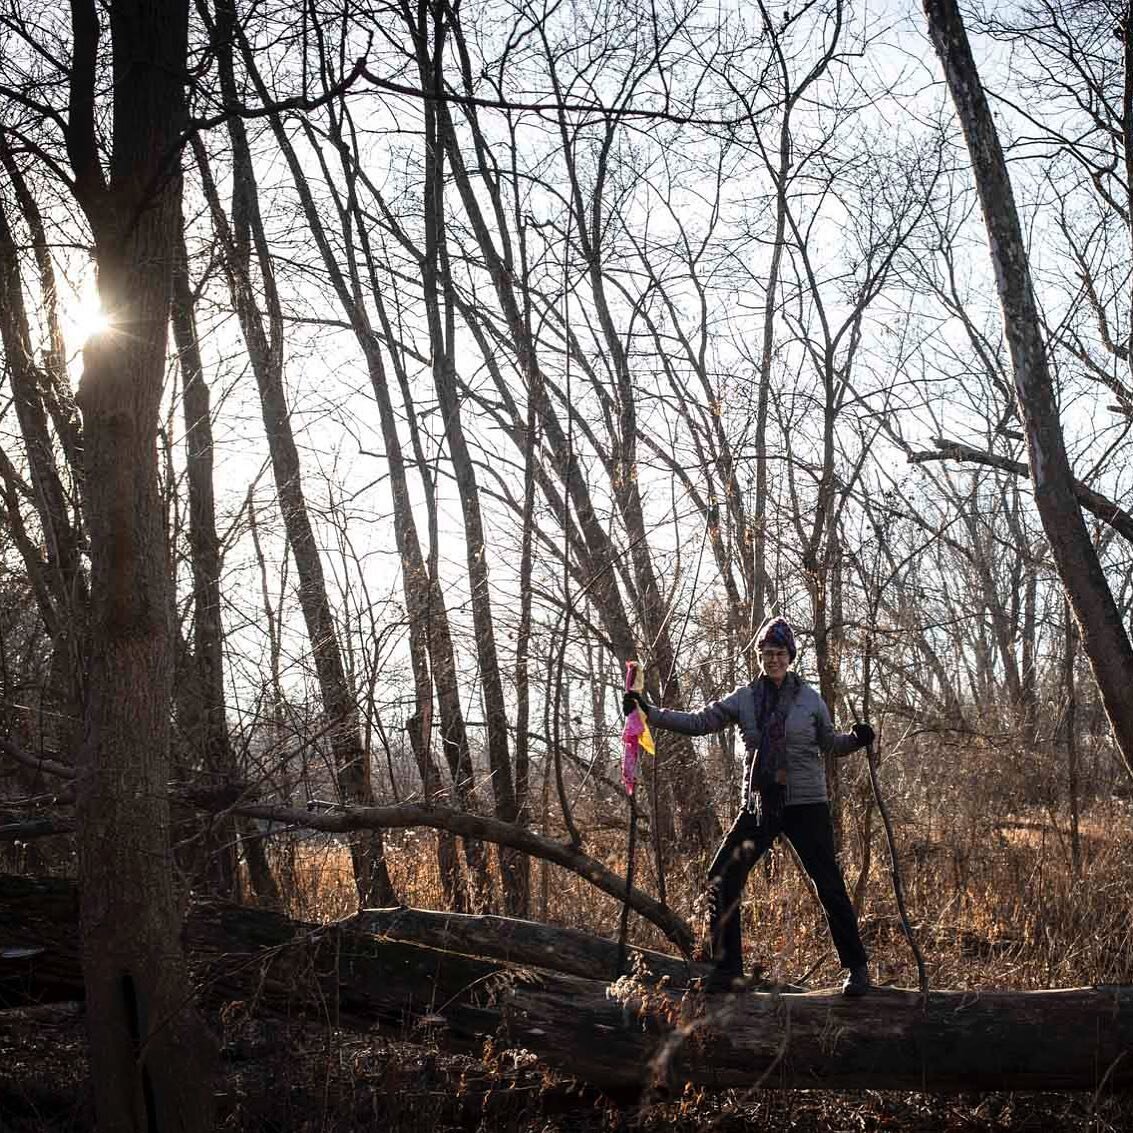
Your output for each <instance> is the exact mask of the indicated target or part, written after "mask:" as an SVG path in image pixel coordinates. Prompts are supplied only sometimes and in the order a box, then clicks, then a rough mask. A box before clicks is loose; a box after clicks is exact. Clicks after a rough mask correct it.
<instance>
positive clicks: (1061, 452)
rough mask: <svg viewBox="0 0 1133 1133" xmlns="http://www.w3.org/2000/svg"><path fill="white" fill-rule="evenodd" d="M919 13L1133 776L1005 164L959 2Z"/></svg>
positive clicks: (1064, 550)
mask: <svg viewBox="0 0 1133 1133" xmlns="http://www.w3.org/2000/svg"><path fill="white" fill-rule="evenodd" d="M925 13H926V16H927V17H928V24H929V31H930V33H931V34H932V37H933V43H934V45H935V47H936V50H937V54H938V55H939V57H940V61H941V64H942V66H943V68H944V72H945V77H946V79H947V81H948V85H949V88H950V90H951V92H952V97H953V100H954V102H955V103H956V109H957V113H958V115H959V118H960V124H961V126H962V127H963V130H964V135H965V138H966V140H967V143H968V150H969V153H970V155H971V160H972V169H973V172H974V174H975V178H976V186H977V188H978V190H979V194H980V202H981V206H982V208H983V214H984V222H985V224H986V226H987V230H988V238H989V241H990V245H991V255H992V262H993V266H994V268H995V275H996V283H997V285H998V288H999V297H1000V303H1001V304H1002V307H1003V322H1004V331H1005V334H1006V337H1007V342H1008V345H1009V347H1010V350H1011V358H1012V364H1013V376H1014V383H1015V391H1016V395H1017V397H1018V401H1019V410H1020V414H1021V416H1022V419H1023V422H1024V426H1025V432H1026V436H1027V448H1028V455H1029V458H1030V459H1029V463H1030V468H1031V475H1032V479H1033V481H1034V486H1035V502H1036V504H1037V506H1038V511H1039V515H1040V517H1041V519H1042V523H1043V529H1044V531H1045V533H1046V537H1047V540H1048V542H1049V544H1050V549H1051V553H1052V555H1053V557H1054V560H1055V563H1056V564H1057V567H1058V573H1059V575H1060V577H1061V578H1062V582H1063V585H1064V586H1065V587H1066V591H1067V595H1068V597H1069V600H1070V603H1071V605H1072V606H1073V608H1074V615H1075V618H1076V619H1077V621H1078V624H1079V627H1080V628H1081V631H1082V647H1083V649H1084V650H1085V652H1086V655H1087V656H1088V657H1089V658H1090V663H1091V665H1092V667H1093V671H1094V678H1095V680H1096V681H1097V684H1098V688H1099V691H1100V692H1101V696H1102V701H1103V703H1104V705H1105V710H1106V714H1107V716H1108V717H1109V720H1110V723H1111V725H1112V727H1113V731H1114V736H1115V738H1116V740H1117V744H1118V747H1119V749H1120V751H1121V753H1122V756H1123V758H1124V760H1125V764H1126V767H1127V768H1128V769H1129V771H1130V773H1131V774H1133V702H1130V699H1129V697H1128V696H1127V695H1126V694H1127V690H1128V688H1129V683H1130V681H1131V680H1133V645H1131V643H1130V640H1129V635H1128V633H1127V632H1126V630H1125V628H1124V626H1123V624H1122V621H1121V617H1120V615H1119V612H1118V610H1117V606H1116V603H1115V602H1114V599H1113V594H1112V592H1111V591H1110V589H1109V584H1108V582H1107V580H1106V577H1105V574H1104V572H1103V571H1102V568H1101V564H1100V562H1099V560H1098V554H1097V550H1096V548H1095V547H1094V545H1093V543H1092V541H1091V539H1090V536H1089V533H1088V532H1087V531H1086V525H1085V523H1084V522H1083V520H1082V512H1081V507H1080V505H1079V503H1078V500H1077V498H1076V496H1075V494H1074V488H1073V480H1074V478H1073V475H1072V473H1071V470H1070V462H1069V459H1068V458H1067V455H1066V447H1065V443H1064V439H1063V434H1062V426H1061V423H1060V420H1059V413H1058V404H1057V400H1056V397H1055V391H1054V386H1053V383H1052V381H1051V375H1050V368H1049V366H1048V363H1047V358H1046V348H1045V344H1044V342H1043V337H1042V330H1041V321H1040V318H1039V313H1038V309H1037V306H1036V303H1035V297H1034V291H1033V287H1032V283H1031V273H1030V268H1029V265H1028V261H1027V254H1026V249H1025V245H1024V242H1023V237H1022V231H1021V228H1020V225H1019V219H1018V215H1017V213H1016V209H1015V198H1014V194H1013V191H1012V187H1011V181H1010V178H1009V176H1008V172H1007V164H1006V161H1005V160H1004V157H1003V150H1002V148H1001V146H1000V143H999V137H998V133H997V131H996V128H995V123H994V121H993V120H992V117H991V111H990V110H989V108H988V104H987V99H986V96H985V95H984V92H983V87H982V86H981V84H980V79H979V74H978V72H977V71H976V67H975V63H974V61H973V59H972V54H971V49H970V47H969V45H968V38H967V33H966V31H965V29H964V24H963V21H962V19H961V17H960V13H959V9H958V8H957V6H956V4H955V3H954V0H926V2H925Z"/></svg>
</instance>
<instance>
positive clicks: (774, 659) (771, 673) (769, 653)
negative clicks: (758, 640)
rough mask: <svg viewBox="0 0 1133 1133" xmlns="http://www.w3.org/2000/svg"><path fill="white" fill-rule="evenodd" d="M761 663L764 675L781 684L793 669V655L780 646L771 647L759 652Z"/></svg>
mask: <svg viewBox="0 0 1133 1133" xmlns="http://www.w3.org/2000/svg"><path fill="white" fill-rule="evenodd" d="M759 663H760V665H761V667H762V668H763V672H764V675H765V676H767V677H768V679H770V680H772V681H774V682H775V683H776V684H779V683H780V682H781V681H782V679H783V678H784V677H785V676H786V675H787V670H788V669H789V668H790V667H791V655H790V654H789V653H788V652H787V651H786V650H785V649H782V648H780V647H779V646H778V645H769V646H767V647H766V648H764V649H761V650H760V651H759Z"/></svg>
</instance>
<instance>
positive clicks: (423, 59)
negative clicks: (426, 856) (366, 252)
mask: <svg viewBox="0 0 1133 1133" xmlns="http://www.w3.org/2000/svg"><path fill="white" fill-rule="evenodd" d="M430 30H432V35H433V44H432V48H431V50H430V47H429V44H428V39H427V36H428V33H429V31H430ZM445 36H446V26H445V19H444V17H443V15H441V14H440V13H437V14H436V15H435V17H434V21H433V27H432V29H429V28H428V27H427V26H426V25H421V26H419V29H418V55H417V62H418V74H419V76H420V78H421V84H422V87H423V89H425V90H426V91H432V92H433V93H434V94H436V93H439V91H440V89H441V86H442V80H441V76H440V67H441V59H442V58H443V53H444V41H445ZM435 106H436V103H435V102H429V101H426V102H425V104H424V112H425V184H424V199H423V208H424V213H425V256H424V259H423V261H422V287H423V292H424V299H425V310H426V315H427V320H428V326H429V339H430V343H431V346H432V351H431V353H432V358H433V382H434V385H435V387H436V390H437V399H438V402H439V404H440V409H441V414H442V417H443V419H444V430H445V440H446V442H447V444H448V450H449V458H450V459H451V460H452V464H453V472H454V474H455V477H456V485H457V491H458V493H459V495H460V507H461V513H462V516H463V519H464V541H465V562H466V564H467V569H468V584H469V592H470V597H471V602H472V622H473V629H474V633H475V638H476V658H477V661H478V662H479V670H480V687H481V690H482V695H483V699H484V710H485V711H484V715H485V718H486V723H487V749H488V766H489V768H490V770H491V775H492V779H491V788H492V795H493V799H494V801H495V812H496V817H497V818H499V819H502V820H503V821H504V822H511V823H514V822H516V821H517V819H518V818H519V809H518V807H517V805H516V797H515V787H514V779H513V775H512V766H511V755H510V751H509V743H508V712H507V707H506V704H505V701H504V690H503V681H502V679H501V675H500V663H499V655H498V653H497V650H496V635H495V625H494V618H493V615H492V602H491V591H490V588H489V575H488V556H487V544H486V542H485V538H484V521H483V516H482V514H481V511H480V494H479V489H478V487H477V482H476V466H475V463H474V462H473V459H472V454H471V452H470V450H469V447H468V441H467V438H466V437H465V435H464V428H463V425H462V424H461V414H460V400H459V397H458V395H457V389H456V360H455V357H454V354H453V351H454V347H455V342H454V339H455V325H454V324H455V317H454V316H455V303H454V300H453V288H452V280H451V276H450V273H449V264H448V252H447V241H446V234H445V201H444V181H445V153H446V145H445V141H444V140H443V139H442V138H441V136H440V132H441V131H443V130H444V129H446V128H447V127H448V124H449V120H448V118H447V117H442V116H438V115H437V114H436V112H435ZM499 862H500V875H501V880H502V883H503V891H504V901H505V906H506V908H507V909H508V910H509V911H510V910H514V909H519V908H521V907H522V906H523V904H524V903H525V901H526V895H525V893H524V892H523V869H522V865H521V860H520V855H517V854H516V853H514V852H512V851H507V850H501V851H500V854H499Z"/></svg>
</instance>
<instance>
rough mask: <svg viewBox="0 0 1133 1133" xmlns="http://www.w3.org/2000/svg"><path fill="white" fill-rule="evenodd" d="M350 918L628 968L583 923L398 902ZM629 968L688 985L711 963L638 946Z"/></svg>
mask: <svg viewBox="0 0 1133 1133" xmlns="http://www.w3.org/2000/svg"><path fill="white" fill-rule="evenodd" d="M345 924H347V925H348V926H349V927H351V928H355V929H358V930H359V931H361V932H371V933H374V934H375V935H376V936H380V937H383V938H384V939H386V940H401V941H405V942H406V943H410V944H424V945H426V946H427V947H429V948H439V949H441V950H442V951H446V952H459V953H462V954H463V955H465V956H480V957H483V958H486V959H491V960H503V961H504V962H506V963H509V964H521V965H527V966H531V967H537V968H549V969H551V970H553V971H556V972H562V973H563V974H564V975H568V976H584V977H586V978H587V979H592V980H601V979H606V980H615V979H617V978H618V976H619V975H622V974H623V973H622V972H619V971H618V962H619V950H618V945H617V944H616V943H615V942H614V941H612V940H605V939H603V938H602V937H600V936H594V935H592V934H591V933H588V932H579V931H578V930H577V929H571V928H562V927H559V926H558V925H547V924H540V923H539V922H538V921H527V920H520V919H518V918H516V917H494V916H471V915H469V914H467V913H441V912H435V911H433V910H432V909H411V908H408V907H407V906H405V905H397V906H395V907H393V908H389V909H363V910H362V911H361V912H360V913H358V914H357V915H355V916H353V917H351V918H349V920H347V921H346V922H345ZM628 968H629V970H630V971H631V972H632V971H635V970H641V969H644V970H646V971H648V972H649V973H650V974H651V975H652V976H653V977H655V978H656V979H658V980H659V979H661V978H662V977H665V978H667V979H668V981H669V983H670V984H671V985H672V986H673V987H685V986H686V985H687V984H688V981H689V977H690V976H704V975H707V974H708V965H707V964H697V963H693V964H690V963H687V962H686V961H685V960H682V959H678V958H677V957H675V956H668V955H666V954H665V953H664V952H654V951H652V950H651V949H648V948H635V947H633V946H630V949H629V964H628Z"/></svg>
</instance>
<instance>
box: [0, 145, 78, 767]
mask: <svg viewBox="0 0 1133 1133" xmlns="http://www.w3.org/2000/svg"><path fill="white" fill-rule="evenodd" d="M0 157H3V159H4V162H3V163H4V165H5V168H6V169H7V172H8V174H9V177H10V178H13V184H14V186H17V185H20V186H22V181H19V180H17V179H18V178H19V170H18V168H17V167H16V165H15V163H14V161H13V159H12V158H11V156H10V155H9V154H8V153H7V151H6V149H4V150H3V151H2V152H0ZM23 191H24V192H25V193H26V189H24V190H23ZM17 195H20V191H19V189H17ZM32 235H33V240H34V239H35V233H34V231H33V234H32ZM41 285H42V276H41ZM43 299H44V303H45V305H46V306H47V308H48V317H49V322H50V321H51V310H52V304H51V302H50V296H47V295H45V296H43ZM0 343H2V344H3V347H4V357H5V361H6V363H7V367H6V369H7V375H8V382H9V384H10V386H11V390H12V400H13V402H14V407H15V411H16V420H17V422H18V424H19V429H20V436H21V439H22V440H23V442H24V449H25V452H26V453H27V466H28V473H29V477H30V481H31V487H32V491H33V495H34V501H35V510H36V516H37V518H38V520H39V527H40V531H41V532H42V539H43V544H44V547H45V550H46V563H45V564H44V569H43V571H42V581H43V589H42V590H41V594H42V595H43V597H44V598H45V599H46V601H44V602H41V604H40V607H41V608H40V614H41V616H42V617H43V620H44V624H45V627H46V629H47V632H48V634H49V636H50V638H51V651H52V656H51V664H50V669H49V672H50V680H49V687H48V690H47V693H46V699H47V703H45V704H44V708H45V709H46V712H45V713H44V716H43V718H44V720H45V722H46V725H47V732H46V734H44V735H43V736H41V737H40V742H41V744H42V745H43V746H45V747H47V748H48V749H51V750H55V751H59V752H62V753H65V755H66V758H68V759H70V758H73V756H74V752H75V751H76V750H77V748H78V746H79V742H80V738H81V734H82V725H81V719H82V684H83V681H82V659H81V656H80V649H81V647H80V638H81V634H82V628H83V624H84V622H85V620H86V614H87V581H86V577H85V574H84V572H83V567H82V558H81V534H80V529H79V523H78V517H77V516H75V517H74V518H72V511H71V507H70V504H69V501H68V498H67V492H66V490H65V488H64V485H63V479H62V476H61V475H60V472H59V469H58V467H57V466H56V462H55V446H54V443H53V440H52V436H51V429H50V424H49V420H50V418H49V414H48V411H47V407H46V405H45V401H44V395H45V392H46V391H48V390H49V389H50V385H49V382H48V381H46V380H43V379H44V377H45V376H44V375H43V374H42V372H41V370H40V368H39V367H38V366H37V364H36V361H35V351H34V350H33V348H32V340H31V329H30V326H29V321H28V315H27V308H26V306H25V304H24V288H23V280H22V277H21V273H20V264H19V258H18V255H17V250H16V241H15V238H14V236H13V233H12V229H11V227H10V225H9V223H8V217H7V215H6V213H5V211H4V208H3V205H2V204H0Z"/></svg>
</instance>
